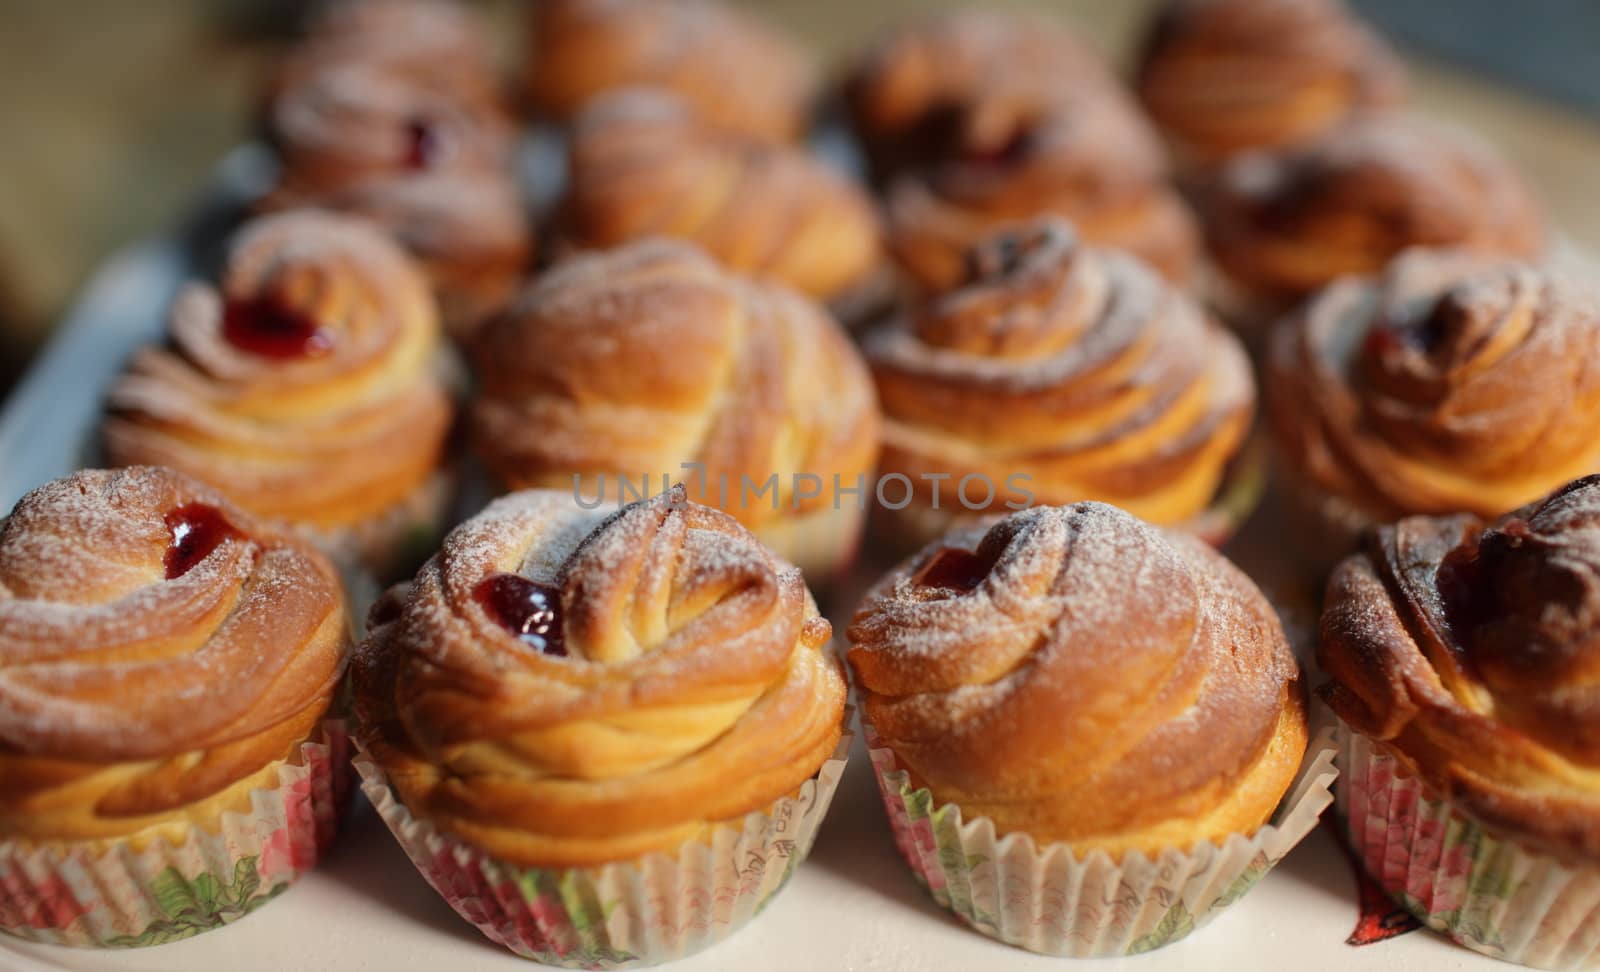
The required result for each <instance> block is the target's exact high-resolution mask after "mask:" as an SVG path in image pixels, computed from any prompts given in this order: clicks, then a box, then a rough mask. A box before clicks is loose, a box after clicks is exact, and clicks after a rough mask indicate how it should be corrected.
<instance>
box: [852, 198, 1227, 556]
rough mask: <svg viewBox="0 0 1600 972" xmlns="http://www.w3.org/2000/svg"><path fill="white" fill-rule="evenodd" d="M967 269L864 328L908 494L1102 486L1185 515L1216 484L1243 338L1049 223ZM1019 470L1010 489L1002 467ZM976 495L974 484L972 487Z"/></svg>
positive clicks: (1093, 495) (1052, 498)
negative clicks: (963, 487)
mask: <svg viewBox="0 0 1600 972" xmlns="http://www.w3.org/2000/svg"><path fill="white" fill-rule="evenodd" d="M966 262H967V264H968V269H969V276H968V278H967V279H966V280H965V281H964V282H963V283H961V284H960V285H959V286H957V287H956V288H955V289H953V290H950V291H949V292H947V293H945V294H943V295H941V296H938V297H935V298H932V299H928V300H925V301H923V302H921V303H919V304H917V305H914V306H913V307H912V308H911V309H910V310H909V311H908V312H907V313H906V314H904V315H902V316H900V317H899V318H896V319H895V320H892V321H890V322H888V323H887V324H885V325H884V326H882V327H880V328H878V329H876V330H874V331H872V332H870V333H869V334H868V335H867V336H866V338H865V339H864V348H865V350H866V355H867V359H868V363H869V365H870V366H871V368H872V371H873V376H874V378H875V379H876V380H877V384H878V393H879V399H880V401H881V402H882V406H883V410H884V415H885V422H884V450H883V458H882V460H881V462H880V471H881V473H883V474H890V473H898V474H902V475H905V476H907V477H909V478H910V479H911V480H912V483H913V485H914V486H915V489H916V494H915V495H916V498H917V500H918V503H917V505H919V506H922V507H930V506H931V505H932V500H933V496H932V489H933V486H934V481H932V480H930V479H927V478H926V476H927V475H930V474H933V475H936V474H941V473H943V474H948V475H949V477H950V478H949V480H948V481H945V482H942V488H941V489H940V493H941V495H940V497H939V505H940V506H941V507H943V508H947V509H952V510H955V511H960V510H961V509H962V507H961V505H960V497H958V495H957V488H958V485H959V484H960V482H961V480H962V479H963V478H965V477H967V476H972V475H977V476H982V477H986V478H987V481H988V482H989V483H990V484H992V486H993V489H994V490H995V491H996V496H995V497H994V500H993V502H992V504H991V505H990V507H989V509H988V512H991V513H993V512H1005V509H1006V508H1005V506H1004V503H1005V502H1007V500H1008V499H1014V498H1015V494H1017V493H1018V490H1020V489H1026V491H1027V492H1028V493H1030V494H1031V495H1032V497H1033V501H1034V502H1036V503H1042V504H1062V503H1071V502H1075V501H1077V500H1083V499H1097V500H1103V501H1105V502H1108V503H1114V504H1116V505H1118V506H1121V507H1123V508H1124V509H1127V510H1128V511H1130V512H1132V513H1133V514H1135V515H1137V516H1140V517H1143V518H1145V519H1147V520H1150V521H1152V522H1157V523H1162V524H1172V525H1175V524H1179V523H1183V522H1185V521H1187V520H1190V519H1192V518H1193V517H1195V516H1196V515H1197V514H1198V513H1200V511H1202V510H1204V509H1205V508H1206V507H1207V506H1208V505H1209V504H1210V503H1211V501H1212V500H1213V498H1214V497H1215V496H1216V493H1217V489H1218V484H1219V483H1220V482H1221V480H1222V477H1223V473H1224V470H1225V468H1226V466H1227V464H1228V462H1229V461H1230V460H1231V459H1232V458H1233V457H1234V456H1235V455H1236V454H1237V453H1238V451H1239V449H1240V447H1241V446H1242V445H1243V444H1244V441H1245V437H1246V436H1247V434H1248V432H1249V428H1250V421H1251V418H1252V415H1253V414H1254V407H1255V384H1254V380H1253V379H1252V377H1251V374H1250V365H1249V361H1248V360H1247V358H1246V357H1245V354H1244V349H1243V348H1242V346H1241V345H1240V344H1239V341H1238V339H1237V338H1235V337H1234V336H1233V335H1232V334H1230V333H1228V332H1227V331H1226V330H1224V329H1223V328H1222V327H1221V326H1220V325H1218V324H1217V323H1216V322H1215V321H1214V320H1212V319H1211V318H1210V317H1209V316H1208V315H1207V314H1206V312H1205V311H1204V310H1202V309H1201V308H1200V307H1199V306H1198V305H1197V304H1195V303H1194V302H1193V301H1192V300H1190V299H1189V298H1188V297H1187V296H1186V295H1184V294H1183V293H1181V292H1179V291H1178V290H1176V289H1175V288H1173V287H1171V286H1170V285H1168V284H1167V283H1166V282H1164V281H1163V280H1162V279H1161V278H1160V277H1158V276H1156V275H1155V274H1154V273H1152V272H1151V271H1149V270H1148V269H1146V268H1145V267H1143V266H1142V265H1140V264H1139V263H1138V262H1137V261H1135V260H1132V259H1130V258H1128V257H1127V256H1125V255H1123V254H1118V253H1114V252H1111V251H1109V250H1103V249H1098V248H1095V247H1091V246H1087V245H1085V244H1084V243H1083V242H1081V241H1080V240H1079V239H1078V237H1077V235H1076V234H1075V233H1074V232H1073V230H1072V229H1071V228H1070V227H1068V226H1067V225H1066V224H1064V223H1062V222H1061V221H1059V220H1055V219H1050V218H1042V219H1039V220H1035V221H1032V222H1030V223H1028V224H1025V225H1024V226H1021V227H1019V228H1017V229H1015V230H1011V231H1002V232H1001V233H998V234H996V235H994V236H992V237H990V238H988V239H986V240H985V241H983V242H982V243H980V244H979V245H977V246H976V247H974V248H973V249H972V250H971V251H970V252H969V254H968V257H967V261H966ZM1014 477H1025V478H1022V479H1017V480H1016V483H1015V487H1016V488H1015V489H1014V488H1013V485H1012V481H1013V479H1014ZM972 492H973V493H974V494H975V495H974V496H970V497H968V499H969V500H970V501H971V502H978V501H979V500H980V499H982V498H983V494H984V488H982V487H974V489H973V490H972Z"/></svg>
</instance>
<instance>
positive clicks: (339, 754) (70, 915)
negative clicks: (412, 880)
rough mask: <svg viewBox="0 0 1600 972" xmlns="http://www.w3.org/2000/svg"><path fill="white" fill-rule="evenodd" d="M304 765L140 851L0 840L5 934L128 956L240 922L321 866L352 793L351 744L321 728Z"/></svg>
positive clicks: (285, 768)
mask: <svg viewBox="0 0 1600 972" xmlns="http://www.w3.org/2000/svg"><path fill="white" fill-rule="evenodd" d="M323 738H324V741H322V742H306V743H302V744H301V747H300V754H301V765H299V766H294V765H291V764H289V763H287V762H285V763H282V764H280V765H279V767H278V784H277V785H276V786H274V787H271V788H263V789H257V790H253V791H252V792H251V793H250V810H249V811H248V812H245V811H236V810H228V811H224V812H223V814H222V817H221V819H220V821H219V822H218V825H217V830H216V832H213V831H212V830H210V829H205V828H201V827H198V826H191V827H189V828H188V830H187V832H186V833H185V834H184V836H183V838H182V839H181V840H179V841H177V842H175V843H174V842H171V841H169V840H167V839H166V838H155V839H153V840H151V841H150V842H149V843H148V844H147V845H146V846H144V847H143V848H141V849H137V850H136V849H134V847H133V846H132V845H131V844H129V843H126V842H121V841H105V840H101V841H84V842H37V843H35V842H30V841H24V840H6V841H0V930H4V931H5V932H7V933H9V934H12V935H16V936H17V937H19V938H25V939H29V940H31V941H36V942H48V943H51V944H57V945H82V946H99V947H102V948H127V947H133V946H140V945H160V944H163V943H165V942H174V941H178V940H180V939H184V938H190V937H192V936H194V935H197V934H199V933H201V932H203V931H207V930H209V929H212V928H216V927H219V926H221V925H225V924H227V923H228V922H230V921H234V920H235V919H238V918H242V917H244V916H245V915H248V914H249V913H251V912H252V911H255V910H256V909H257V908H259V907H261V906H262V905H264V904H266V903H267V902H268V901H271V900H272V899H273V898H275V897H277V896H278V895H279V894H281V893H282V892H283V891H284V890H285V889H287V888H288V887H289V885H290V884H292V883H293V882H294V880H295V879H296V878H298V877H299V876H300V875H301V874H303V873H305V872H306V871H309V870H310V869H311V868H313V867H315V866H316V863H317V859H318V857H319V856H320V855H321V853H322V852H323V850H325V849H326V848H327V847H328V845H329V844H330V843H331V842H332V840H333V837H334V834H335V832H336V830H337V829H338V823H339V817H340V815H341V810H342V808H343V806H344V801H345V799H346V798H347V797H348V795H349V791H350V774H349V759H350V745H349V738H348V736H347V735H346V734H345V728H344V726H343V724H341V723H337V722H329V723H327V724H326V725H325V726H324V730H323Z"/></svg>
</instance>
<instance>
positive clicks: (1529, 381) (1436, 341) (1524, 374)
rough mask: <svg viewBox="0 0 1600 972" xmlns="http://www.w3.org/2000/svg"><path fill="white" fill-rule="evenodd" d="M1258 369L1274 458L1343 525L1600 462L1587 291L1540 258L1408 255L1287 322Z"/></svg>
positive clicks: (1529, 497)
mask: <svg viewBox="0 0 1600 972" xmlns="http://www.w3.org/2000/svg"><path fill="white" fill-rule="evenodd" d="M1265 372H1266V390H1267V397H1268V400H1269V402H1270V408H1269V409H1268V410H1267V414H1268V416H1269V418H1270V420H1271V424H1272V431H1273V433H1274V439H1275V440H1276V443H1277V445H1278V447H1279V453H1280V455H1281V457H1282V459H1283V461H1284V462H1285V463H1286V464H1287V465H1288V467H1289V468H1290V470H1291V471H1292V474H1293V476H1294V477H1295V478H1296V479H1297V480H1298V481H1300V482H1303V483H1304V484H1305V485H1306V486H1307V487H1308V488H1309V489H1310V490H1311V491H1312V492H1313V493H1315V494H1318V495H1322V496H1327V497H1331V498H1332V499H1333V500H1335V501H1337V503H1338V504H1339V505H1340V507H1341V508H1343V509H1345V510H1347V511H1348V513H1349V514H1350V515H1349V516H1347V517H1346V519H1348V520H1352V521H1358V520H1359V519H1360V518H1362V517H1364V518H1366V519H1368V520H1369V521H1373V522H1379V523H1382V522H1388V521H1392V520H1395V519H1398V518H1399V517H1402V516H1406V515H1410V514H1413V513H1438V514H1444V513H1453V512H1470V513H1476V514H1478V515H1480V516H1485V517H1492V516H1498V515H1500V514H1502V513H1505V512H1508V511H1510V510H1514V509H1516V508H1517V507H1519V506H1521V505H1523V504H1524V503H1529V502H1532V501H1533V500H1535V499H1538V498H1539V497H1541V496H1543V495H1545V494H1546V493H1548V492H1550V491H1551V490H1552V489H1555V488H1556V487H1558V486H1560V485H1562V484H1563V483H1566V482H1568V481H1569V480H1571V479H1574V478H1576V477H1578V476H1582V475H1585V474H1587V473H1591V472H1594V471H1596V470H1600V436H1597V435H1596V434H1595V428H1596V425H1597V423H1600V298H1597V297H1596V296H1595V294H1594V293H1593V292H1592V291H1591V289H1589V288H1587V287H1586V286H1585V285H1584V284H1582V283H1580V282H1577V281H1574V280H1571V279H1568V278H1566V277H1564V276H1563V275H1561V274H1559V273H1557V272H1554V271H1551V270H1549V269H1547V268H1544V267H1541V266H1537V265H1532V264H1520V263H1512V262H1502V261H1496V260H1490V259H1487V258H1481V257H1476V256H1473V255H1471V254H1468V253H1461V252H1454V253H1430V252H1416V253H1410V254H1407V255H1405V256H1403V257H1402V258H1401V259H1399V260H1397V261H1396V262H1395V263H1394V264H1393V265H1392V266H1391V267H1390V269H1389V270H1388V271H1387V272H1386V273H1385V274H1384V275H1383V276H1381V277H1378V278H1372V279H1346V280H1343V281H1340V282H1339V283H1336V284H1334V285H1333V286H1331V287H1329V288H1327V289H1326V290H1325V291H1323V292H1322V293H1321V294H1319V295H1318V296H1317V297H1316V298H1314V299H1313V300H1311V301H1310V302H1308V303H1307V304H1306V305H1305V306H1304V308H1303V309H1302V310H1301V311H1300V312H1299V313H1297V314H1296V315H1294V316H1292V317H1291V318H1289V319H1287V320H1286V321H1285V322H1284V323H1283V324H1282V325H1281V326H1280V328H1279V329H1278V331H1277V332H1276V333H1275V334H1274V335H1273V338H1272V342H1271V347H1270V350H1269V354H1268V357H1267V362H1266V368H1265ZM1338 552H1339V553H1343V552H1345V551H1338Z"/></svg>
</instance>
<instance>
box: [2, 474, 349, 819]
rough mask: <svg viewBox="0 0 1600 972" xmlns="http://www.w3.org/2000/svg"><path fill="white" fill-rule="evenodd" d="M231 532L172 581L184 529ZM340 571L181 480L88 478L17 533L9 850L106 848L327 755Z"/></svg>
mask: <svg viewBox="0 0 1600 972" xmlns="http://www.w3.org/2000/svg"><path fill="white" fill-rule="evenodd" d="M190 504H203V505H204V506H206V507H209V508H211V509H214V510H216V511H218V515H219V516H220V517H221V519H222V522H224V523H225V524H226V527H227V532H226V534H225V535H224V536H223V537H222V539H221V542H220V543H219V544H218V545H217V546H216V547H215V548H214V549H213V550H211V551H210V552H209V554H207V555H206V556H204V557H203V558H202V559H199V560H198V561H197V562H196V563H195V564H194V565H193V567H192V568H190V569H188V570H187V571H186V572H184V573H183V574H181V575H180V576H177V577H175V578H173V579H167V573H168V571H167V569H166V565H165V560H166V555H167V552H168V549H169V547H170V546H171V545H172V543H173V529H172V527H171V526H170V525H169V523H168V522H167V521H166V518H167V516H168V515H169V514H171V513H172V512H173V511H174V510H177V509H179V508H180V507H184V506H188V505H190ZM347 639H348V635H347V628H346V620H345V612H344V599H343V594H342V593H341V590H340V587H339V580H338V576H337V574H336V573H335V571H334V569H333V567H332V566H331V565H330V564H329V563H328V562H327V560H326V559H325V558H324V557H322V556H321V555H320V554H318V553H316V552H315V551H314V550H313V549H311V548H310V547H309V546H308V545H307V544H306V543H304V542H303V541H301V540H298V539H296V538H295V537H294V536H293V535H292V534H291V533H289V532H286V531H281V530H279V529H277V528H273V527H270V526H268V525H266V524H264V523H262V522H260V521H258V520H256V519H255V518H253V517H251V516H249V515H248V514H246V513H244V512H242V511H240V510H238V509H237V508H235V507H234V506H232V505H231V504H229V503H228V501H227V500H225V499H223V498H222V497H221V496H220V495H218V494H217V493H215V492H214V491H212V490H211V489H209V488H207V487H204V486H202V485H200V484H199V483H197V482H194V481H193V480H190V479H187V478H185V477H183V476H180V475H178V474H175V473H172V472H169V471H167V470H161V469H152V468H147V467H136V468H132V469H125V470H118V471H115V472H101V471H91V472H80V473H74V474H73V475H72V476H69V477H67V478H66V479H61V480H57V481H56V482H54V483H51V484H49V485H47V486H43V487H40V488H39V489H37V490H34V491H33V492H32V493H29V494H28V495H27V496H25V497H23V499H22V501H21V502H20V503H18V504H17V508H16V510H14V511H13V512H12V514H11V515H10V516H9V517H7V518H6V519H5V520H3V521H0V836H3V837H11V838H31V839H38V840H53V839H61V840H93V839H97V838H106V837H121V836H126V835H131V834H134V833H136V832H138V831H141V830H144V829H145V828H148V827H152V826H159V825H161V824H164V823H169V822H171V821H173V820H183V819H188V820H189V821H190V822H192V823H195V824H199V825H201V826H210V825H214V824H215V823H216V821H215V818H214V813H215V812H216V811H217V810H218V809H220V807H214V808H213V809H212V811H211V812H212V814H213V817H212V819H209V820H208V819H205V816H204V814H203V813H201V812H200V811H201V810H202V809H204V808H206V807H208V806H212V804H213V803H214V802H215V801H213V800H212V798H214V797H217V796H218V795H219V794H223V793H225V792H232V791H234V790H236V789H237V786H238V785H240V784H244V783H246V782H248V781H250V780H252V779H253V778H254V777H255V776H256V775H257V774H258V773H259V772H260V771H261V770H262V769H263V767H266V766H267V765H268V764H270V763H273V762H274V761H278V760H282V759H285V758H288V757H289V756H290V755H291V753H293V752H297V751H298V747H299V744H300V743H301V742H302V741H304V740H306V739H308V738H312V737H314V736H315V734H316V732H317V727H318V725H319V724H320V722H321V721H322V719H323V717H324V715H325V714H326V713H327V710H328V707H329V705H330V703H331V701H332V699H333V697H334V692H335V687H336V685H337V683H338V680H339V677H340V674H341V673H342V671H343V666H344V657H345V650H346V648H347V647H348V644H347Z"/></svg>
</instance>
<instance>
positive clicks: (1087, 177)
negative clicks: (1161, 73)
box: [886, 89, 1199, 291]
mask: <svg viewBox="0 0 1600 972" xmlns="http://www.w3.org/2000/svg"><path fill="white" fill-rule="evenodd" d="M999 114H1000V113H999V111H998V110H997V111H995V112H992V113H991V116H990V118H991V121H990V122H989V124H990V125H991V127H993V128H994V129H995V130H996V131H1006V132H1007V133H1008V136H1007V138H1006V139H1005V140H1004V141H1001V142H998V143H995V145H994V147H993V148H992V149H986V150H982V151H977V152H973V151H963V152H957V153H953V154H950V155H947V156H945V157H943V158H939V159H935V160H932V161H930V162H928V163H927V164H925V165H923V166H921V167H918V168H914V169H911V170H908V171H906V172H905V173H903V174H901V175H900V176H899V177H897V178H896V179H895V180H894V181H893V182H891V183H890V185H889V188H888V190H887V200H886V207H887V213H888V230H889V245H890V249H891V251H892V252H893V253H894V255H895V257H896V258H897V259H898V260H899V261H900V263H901V264H902V265H903V266H904V267H905V269H906V270H907V271H908V272H909V273H910V274H911V276H912V277H913V278H914V279H915V280H916V281H917V282H919V283H921V284H922V285H923V286H924V287H925V288H928V289H931V290H935V291H937V290H940V289H944V288H946V287H949V286H951V285H953V284H954V283H956V282H957V281H958V280H959V278H960V268H961V265H962V257H963V253H964V252H965V250H966V249H967V248H968V247H969V246H971V245H972V244H973V243H975V242H977V240H979V239H980V238H982V237H983V236H986V235H988V234H989V233H991V232H993V231H994V230H996V229H999V228H1001V227H1004V226H1007V225H1010V224H1013V223H1016V222H1020V221H1023V220H1026V219H1029V218H1031V217H1033V216H1035V215H1038V214H1044V213H1047V214H1052V215H1056V216H1060V217H1062V218H1064V219H1068V220H1070V221H1072V223H1073V224H1074V225H1076V226H1077V228H1078V231H1079V232H1080V233H1082V234H1083V235H1084V237H1085V238H1086V239H1088V240H1091V241H1093V242H1095V243H1099V244H1102V245H1105V246H1109V247H1115V248H1117V249H1121V250H1127V251H1128V252H1130V253H1133V254H1134V255H1135V256H1138V257H1140V258H1141V259H1143V260H1145V261H1146V262H1147V263H1149V264H1150V265H1151V266H1153V267H1155V268H1156V269H1157V270H1158V271H1160V272H1161V273H1162V274H1163V275H1164V276H1166V277H1168V278H1169V279H1171V280H1173V281H1175V282H1178V283H1184V282H1186V281H1187V280H1188V279H1189V278H1190V276H1191V274H1192V273H1193V271H1194V266H1195V262H1196V260H1197V258H1198V255H1199V233H1198V231H1197V230H1196V228H1195V225H1194V220H1193V218H1192V216H1191V215H1190V213H1189V210H1188V208H1187V207H1186V206H1185V205H1184V203H1183V202H1182V200H1181V199H1179V197H1178V195H1177V193H1176V192H1175V191H1173V189H1172V187H1171V186H1170V185H1168V184H1167V182H1166V176H1167V160H1166V156H1165V154H1164V152H1163V150H1162V148H1161V145H1160V143H1159V142H1158V141H1157V140H1156V138H1155V136H1154V134H1153V132H1152V131H1151V130H1150V129H1149V128H1148V127H1147V126H1146V124H1145V122H1144V120H1143V119H1141V118H1139V117H1138V116H1137V115H1136V114H1135V112H1134V110H1133V109H1132V107H1131V106H1130V105H1129V104H1128V103H1127V102H1126V101H1125V100H1124V99H1123V98H1122V96H1121V95H1120V93H1112V92H1096V91H1093V90H1092V89H1087V90H1086V91H1085V92H1084V93H1082V94H1081V95H1079V96H1076V97H1071V98H1068V97H1058V98H1057V99H1056V100H1055V101H1054V102H1053V103H1052V105H1051V106H1050V107H1049V109H1048V110H1046V111H1043V112H1042V113H1033V111H1032V110H1031V109H1030V110H1029V111H1028V112H1026V113H1023V114H1017V115H1011V116H1010V120H1009V127H1008V126H1007V125H1006V124H1002V123H1000V122H998V121H994V120H993V119H994V118H995V117H996V116H998V115H999Z"/></svg>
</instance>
